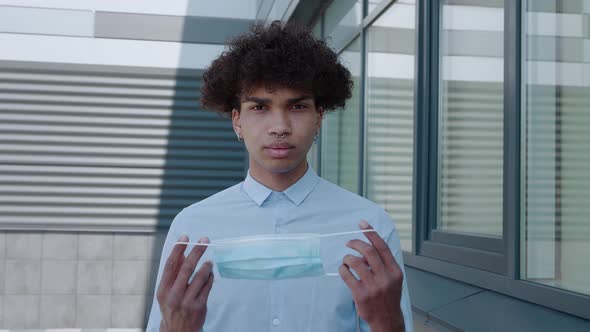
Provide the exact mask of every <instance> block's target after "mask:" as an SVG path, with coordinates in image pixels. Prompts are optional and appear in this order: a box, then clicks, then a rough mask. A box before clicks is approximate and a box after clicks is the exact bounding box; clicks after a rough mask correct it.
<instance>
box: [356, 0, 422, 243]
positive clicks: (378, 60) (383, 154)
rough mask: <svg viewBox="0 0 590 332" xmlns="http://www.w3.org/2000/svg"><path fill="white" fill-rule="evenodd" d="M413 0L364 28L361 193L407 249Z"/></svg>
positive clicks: (397, 5)
mask: <svg viewBox="0 0 590 332" xmlns="http://www.w3.org/2000/svg"><path fill="white" fill-rule="evenodd" d="M414 17H415V3H413V2H412V1H398V2H395V3H394V4H393V5H392V6H391V7H389V8H388V9H387V10H386V11H385V12H384V13H383V14H382V15H381V16H380V17H379V18H378V19H377V20H376V21H375V22H374V23H373V24H372V25H371V26H370V27H369V28H368V29H367V34H366V38H367V82H366V84H367V90H366V100H367V105H366V107H367V113H366V168H365V170H366V181H365V183H366V197H367V198H368V199H370V200H372V201H374V202H376V203H377V204H379V205H380V206H382V207H383V208H384V209H385V210H386V211H387V212H388V213H389V214H390V215H391V217H392V219H393V220H394V221H395V223H396V226H397V230H398V233H399V236H400V240H401V244H402V249H404V250H406V251H411V250H412V171H413V170H412V167H413V135H414V131H413V129H414V121H413V117H414V47H415V43H414V39H415V28H414V25H415V20H414Z"/></svg>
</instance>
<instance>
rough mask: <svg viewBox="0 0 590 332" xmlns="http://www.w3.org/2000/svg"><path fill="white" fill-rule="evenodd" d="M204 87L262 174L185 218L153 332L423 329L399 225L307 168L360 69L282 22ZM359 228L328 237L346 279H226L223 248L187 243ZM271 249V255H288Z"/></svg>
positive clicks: (165, 264)
mask: <svg viewBox="0 0 590 332" xmlns="http://www.w3.org/2000/svg"><path fill="white" fill-rule="evenodd" d="M204 82H205V83H204V86H203V88H202V103H203V106H204V107H206V108H209V109H213V110H215V111H217V112H219V113H221V114H226V115H231V118H232V122H233V128H234V131H235V133H236V136H237V139H238V140H240V141H243V142H244V144H245V146H246V149H247V150H248V154H249V167H250V168H249V171H248V175H247V177H246V179H245V180H244V181H243V182H241V183H239V184H237V185H235V186H233V187H230V188H228V189H226V190H224V191H222V192H220V193H217V194H215V195H213V196H211V197H209V198H207V199H205V200H203V201H200V202H198V203H196V204H193V205H191V206H189V207H187V208H185V209H184V210H183V211H182V212H180V213H179V214H178V215H177V216H176V218H175V219H174V221H173V223H172V225H171V227H170V230H169V233H168V236H167V239H166V243H165V245H164V248H163V252H162V259H161V263H160V269H159V272H158V278H157V283H156V289H157V291H156V297H155V299H154V303H153V306H152V311H151V314H150V319H149V323H148V328H147V329H148V331H155V330H158V329H159V330H160V331H168V332H171V331H174V332H182V331H187V332H188V331H190V332H194V331H198V330H199V329H201V328H202V329H203V330H204V331H206V332H209V331H222V332H226V331H334V332H336V331H338V332H342V331H350V332H352V331H357V330H361V331H373V332H382V331H387V332H393V331H404V330H405V331H407V332H411V331H412V330H413V328H412V316H411V309H410V302H409V297H408V291H407V286H406V282H405V280H404V278H403V276H404V275H403V260H402V251H401V248H400V242H399V238H398V235H397V232H396V229H395V225H394V223H393V221H392V220H391V219H390V217H389V215H388V214H387V213H386V212H385V211H384V210H383V209H382V208H380V207H379V206H377V205H376V204H374V203H372V202H370V201H368V200H366V199H364V198H362V197H360V196H358V195H355V194H353V193H350V192H348V191H346V190H344V189H342V188H340V187H338V186H336V185H334V184H331V183H329V182H327V181H325V180H323V179H322V178H320V177H318V175H316V173H315V172H314V171H313V170H312V169H311V168H310V167H309V166H308V164H307V160H306V156H307V153H308V151H309V149H310V148H311V146H312V144H313V142H314V140H315V139H316V138H317V135H318V133H319V130H320V126H321V124H322V119H323V117H324V115H325V114H326V112H329V111H334V110H335V109H337V108H341V107H343V106H344V105H345V101H346V99H347V98H350V96H351V89H352V85H353V83H352V81H351V78H350V72H349V71H348V70H347V69H346V68H344V66H342V65H341V64H340V62H339V60H338V58H337V55H336V54H335V53H334V52H333V51H332V50H331V49H330V48H328V47H327V46H326V44H325V43H324V42H322V41H318V40H316V39H314V38H313V36H312V35H311V33H310V32H309V31H308V30H307V29H305V28H303V27H299V26H295V25H290V24H287V25H285V24H283V23H281V22H273V23H272V24H271V25H269V26H267V27H264V26H255V27H254V28H253V29H252V31H251V33H249V34H246V35H243V36H240V37H238V38H236V39H234V40H233V41H232V42H231V43H230V45H229V50H228V51H226V52H224V53H223V54H222V55H221V56H220V57H219V58H218V59H217V60H215V61H214V62H213V63H212V65H211V67H210V68H208V69H207V71H206V72H205V74H204ZM359 228H360V230H365V231H366V232H364V233H359V234H356V236H355V238H354V239H351V240H350V241H348V242H347V241H344V243H340V244H339V245H335V244H324V242H323V241H324V239H322V250H321V256H322V257H321V258H322V263H323V268H324V269H325V271H326V272H333V274H334V275H335V276H327V275H322V276H312V277H304V278H283V279H276V278H273V276H274V277H276V275H277V274H276V273H279V272H278V271H271V272H272V273H271V274H268V270H264V269H262V268H260V269H258V270H257V269H256V268H255V267H252V269H251V270H248V271H251V272H250V273H259V274H258V275H256V277H255V276H254V275H246V276H245V278H236V279H234V278H220V277H214V272H213V271H214V269H213V263H214V262H211V261H210V260H207V259H206V258H205V257H204V255H206V254H207V253H208V252H209V251H211V250H207V253H206V252H205V251H206V249H207V248H208V247H207V246H202V245H195V246H191V245H188V246H187V244H178V243H176V242H185V243H186V242H188V241H189V239H191V240H193V241H195V240H197V239H200V240H199V242H201V243H209V241H211V243H212V244H213V245H215V244H216V241H218V240H223V239H226V238H235V237H242V236H252V235H261V234H285V235H289V234H303V233H306V234H324V235H327V234H329V233H339V232H344V233H350V232H351V231H355V230H356V231H358V230H359ZM373 228H374V232H373V231H371V230H372V229H373ZM316 239H318V240H319V238H316ZM248 243H250V244H248ZM252 243H254V242H245V244H243V248H244V250H254V249H252V248H253V247H252ZM260 243H263V244H262V245H265V244H264V242H259V244H258V247H256V248H257V249H260ZM275 245H276V243H275ZM279 245H282V243H280V244H279ZM286 245H287V244H286V243H285V246H286ZM268 248H269V249H268V250H266V252H260V253H259V254H260V255H261V256H264V257H266V258H268V257H270V258H271V259H274V260H275V261H276V260H279V261H280V260H281V259H283V258H284V257H275V256H277V255H278V256H280V255H279V254H278V253H277V252H273V250H274V249H273V247H272V246H271V247H268ZM274 248H276V247H274ZM211 249H213V250H215V247H213V248H211ZM185 251H186V256H185ZM353 253H354V254H353ZM273 255H275V256H273ZM257 263H260V261H257ZM252 264H254V263H252ZM218 267H219V264H218ZM304 267H306V268H309V265H305V266H304ZM283 272H284V271H283ZM336 272H337V273H336ZM260 276H262V277H260ZM248 277H253V278H248ZM283 277H284V275H283ZM214 279H215V281H214ZM359 317H360V318H359Z"/></svg>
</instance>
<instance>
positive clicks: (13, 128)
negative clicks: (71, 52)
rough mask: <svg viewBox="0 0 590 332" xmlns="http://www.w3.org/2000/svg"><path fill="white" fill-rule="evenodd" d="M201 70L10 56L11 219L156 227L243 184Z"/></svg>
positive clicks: (2, 174)
mask: <svg viewBox="0 0 590 332" xmlns="http://www.w3.org/2000/svg"><path fill="white" fill-rule="evenodd" d="M200 74H201V72H200V71H196V70H194V71H188V70H184V71H178V72H175V71H171V70H158V69H153V68H152V69H145V70H142V69H138V68H114V67H97V66H92V67H88V66H64V65H52V64H32V65H27V64H26V63H12V62H2V63H0V227H2V228H5V229H19V228H30V227H35V228H40V229H55V228H64V229H113V228H114V229H119V228H127V229H129V230H138V231H140V230H145V229H153V227H155V226H161V227H166V226H168V225H169V224H170V222H171V221H172V219H173V217H174V216H175V214H176V213H178V212H179V211H180V210H181V209H182V208H183V207H186V206H188V205H190V204H192V203H194V202H196V201H199V200H201V199H203V198H206V197H207V196H209V195H211V194H213V193H215V192H218V191H220V190H222V189H224V188H227V187H228V186H231V185H233V184H235V183H237V182H240V181H241V180H242V179H243V176H244V161H245V152H244V149H243V145H241V144H240V143H239V142H237V141H236V140H235V135H234V134H233V131H232V129H231V123H230V121H228V120H225V119H220V117H219V116H217V115H216V114H213V113H210V112H205V111H203V110H201V109H200V106H199V88H200V84H201V76H200Z"/></svg>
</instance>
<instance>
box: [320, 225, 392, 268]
mask: <svg viewBox="0 0 590 332" xmlns="http://www.w3.org/2000/svg"><path fill="white" fill-rule="evenodd" d="M367 232H375V233H377V231H376V230H374V229H363V230H361V231H350V232H340V233H330V234H323V235H320V237H330V236H339V235H349V234H358V233H367ZM393 254H394V255H395V252H393ZM325 276H327V277H339V276H340V273H338V272H331V273H326V274H325Z"/></svg>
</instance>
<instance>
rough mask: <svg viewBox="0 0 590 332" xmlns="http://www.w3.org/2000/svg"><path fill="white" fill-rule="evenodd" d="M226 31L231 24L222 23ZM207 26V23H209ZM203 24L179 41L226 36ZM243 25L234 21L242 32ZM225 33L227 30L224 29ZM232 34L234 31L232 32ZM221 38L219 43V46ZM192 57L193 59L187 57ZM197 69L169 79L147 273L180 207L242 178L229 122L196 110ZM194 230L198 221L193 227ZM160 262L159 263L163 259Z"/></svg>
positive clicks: (187, 29)
mask: <svg viewBox="0 0 590 332" xmlns="http://www.w3.org/2000/svg"><path fill="white" fill-rule="evenodd" d="M188 6H189V8H187V11H186V12H187V13H194V12H196V11H197V10H196V8H191V7H195V6H197V2H195V1H189V2H188ZM223 20H227V21H228V22H227V23H225V22H224V24H226V25H231V24H232V21H233V20H232V19H223ZM212 21H213V19H212ZM209 23H210V22H209V21H208V20H207V19H205V20H198V21H196V20H186V21H185V24H184V27H183V31H182V35H181V38H180V39H181V40H191V41H192V40H195V39H198V36H195V35H198V34H199V33H202V31H208V34H209V36H208V37H207V38H211V36H210V34H213V35H217V36H224V35H227V34H228V31H212V30H217V29H211V27H208V26H207V25H208V24H209ZM244 23H245V20H236V24H237V25H240V26H244ZM221 30H223V29H221ZM228 30H229V31H231V30H232V27H231V26H230V27H229V28H228ZM233 30H235V27H234V28H233ZM226 39H227V38H220V39H219V42H220V43H221V42H224V41H225V40H226ZM188 54H189V53H188V52H187V51H185V50H181V55H180V59H179V63H180V64H182V63H187V62H188V61H186V60H187V57H188ZM193 54H194V53H193ZM203 72H204V70H203V69H186V68H179V69H177V70H176V74H175V84H174V88H173V97H172V104H171V116H170V127H169V132H168V140H167V148H166V155H165V160H164V168H163V174H162V185H161V191H160V203H159V206H158V217H157V218H158V233H157V234H156V239H160V240H159V241H158V240H157V241H156V243H157V244H156V245H155V246H154V247H153V253H152V257H153V260H152V261H153V264H154V265H155V266H154V269H153V271H157V265H158V264H159V259H160V256H161V250H162V246H163V244H164V239H165V235H166V234H167V232H168V229H169V227H170V224H171V223H172V221H173V219H174V217H175V216H176V215H177V214H178V213H179V212H180V211H181V210H182V209H183V208H185V207H187V206H189V205H191V204H193V203H195V202H198V201H200V200H202V199H205V198H207V197H209V196H210V195H212V194H214V193H217V192H219V191H221V190H223V189H225V188H228V187H230V186H233V185H234V184H236V183H239V182H241V181H242V180H243V178H244V176H245V172H246V163H245V161H246V152H245V149H244V147H243V144H242V143H240V142H238V141H237V140H236V138H235V134H234V132H233V129H232V126H231V121H229V120H228V119H225V118H221V117H220V116H219V115H218V114H216V113H213V112H209V111H205V110H203V109H202V108H201V106H200V100H199V99H200V88H201V85H202V74H203ZM194 222H195V224H196V225H198V223H199V222H200V221H199V220H195V221H194ZM205 235H206V234H199V232H198V226H197V227H196V228H195V232H194V233H193V234H192V236H191V234H189V237H190V240H191V241H194V240H196V239H198V238H199V237H201V236H205ZM163 259H165V258H163ZM156 278H157V275H156V273H153V275H152V276H151V279H150V283H149V287H151V288H150V289H148V292H149V293H150V294H149V296H148V301H146V310H145V311H144V312H146V313H148V315H147V316H146V317H145V322H144V326H145V325H147V321H148V319H149V312H150V308H151V306H152V301H151V299H150V296H152V295H153V294H152V293H155V289H156Z"/></svg>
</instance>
